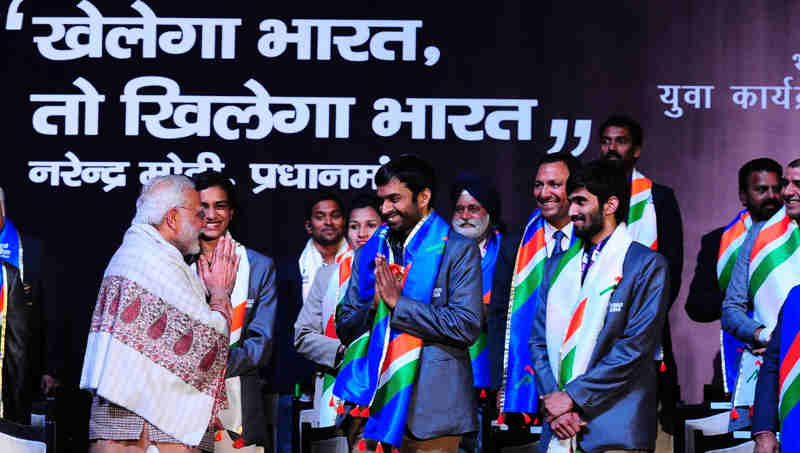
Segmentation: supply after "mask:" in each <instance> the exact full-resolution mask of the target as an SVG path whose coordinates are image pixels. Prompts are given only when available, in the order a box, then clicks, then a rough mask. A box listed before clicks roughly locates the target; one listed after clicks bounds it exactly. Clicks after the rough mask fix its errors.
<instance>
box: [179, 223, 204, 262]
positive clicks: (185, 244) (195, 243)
mask: <svg viewBox="0 0 800 453" xmlns="http://www.w3.org/2000/svg"><path fill="white" fill-rule="evenodd" d="M177 242H178V244H179V245H180V248H181V249H182V250H181V252H182V253H183V254H184V255H198V254H199V253H200V230H198V229H195V228H194V226H192V224H191V223H190V222H189V221H183V225H181V233H180V235H178V240H177Z"/></svg>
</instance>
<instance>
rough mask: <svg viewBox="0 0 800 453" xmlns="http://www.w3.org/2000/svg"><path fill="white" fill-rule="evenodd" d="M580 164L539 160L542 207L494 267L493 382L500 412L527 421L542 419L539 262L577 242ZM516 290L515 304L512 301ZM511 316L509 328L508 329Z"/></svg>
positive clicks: (559, 158) (535, 187)
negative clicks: (533, 345) (534, 357)
mask: <svg viewBox="0 0 800 453" xmlns="http://www.w3.org/2000/svg"><path fill="white" fill-rule="evenodd" d="M580 166H581V164H580V162H579V161H578V159H577V158H575V157H574V156H573V155H572V154H570V153H555V154H547V155H545V156H544V157H543V158H542V159H541V160H540V161H539V164H538V166H537V171H536V174H535V175H534V177H533V178H532V184H531V185H532V188H531V189H532V194H533V197H534V199H535V200H536V208H537V209H536V210H535V211H534V212H533V214H532V215H531V217H530V219H529V220H528V223H527V224H526V226H525V229H524V231H523V232H522V234H521V235H520V234H517V235H513V236H512V235H509V236H508V241H505V240H504V241H503V243H502V244H501V250H500V254H499V256H498V259H497V265H496V266H495V277H494V282H493V283H492V300H491V302H490V305H489V344H490V351H491V354H492V356H493V357H497V359H496V362H495V363H494V364H493V365H492V375H493V379H492V382H493V384H494V387H495V388H501V391H500V392H498V398H497V402H498V411H499V412H502V413H505V414H506V415H507V414H509V413H520V414H522V422H523V423H524V424H526V425H527V424H531V423H533V422H537V420H536V419H535V417H536V413H537V412H538V402H539V398H538V393H537V391H536V384H535V383H534V381H533V362H532V361H531V355H530V349H529V346H528V339H529V338H530V336H531V328H532V325H533V319H534V317H535V315H536V300H537V298H536V292H537V290H538V287H539V284H540V282H541V277H542V269H543V266H541V265H540V264H542V263H543V262H544V260H545V259H547V258H548V257H551V256H553V255H559V254H561V253H563V252H564V251H566V250H567V249H568V248H569V247H570V245H571V244H572V242H573V240H574V235H573V228H572V223H571V222H570V219H569V201H568V200H567V180H568V179H569V177H570V175H572V174H574V173H575V172H576V171H578V169H579V168H580ZM512 287H513V288H514V289H513V291H512ZM511 294H513V297H514V300H513V303H509V301H510V299H511V297H510V296H511ZM509 318H510V320H511V321H510V323H509V325H510V328H508V329H506V327H507V320H508V319H509ZM506 345H508V346H506ZM506 348H507V349H506ZM494 376H496V377H494ZM506 415H503V416H502V419H501V421H505V417H506Z"/></svg>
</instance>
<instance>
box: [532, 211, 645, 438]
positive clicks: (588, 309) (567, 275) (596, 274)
mask: <svg viewBox="0 0 800 453" xmlns="http://www.w3.org/2000/svg"><path fill="white" fill-rule="evenodd" d="M632 242H633V238H631V236H630V234H629V233H628V230H627V228H626V226H625V224H620V225H619V226H618V227H617V228H616V230H614V232H613V233H612V234H611V238H609V240H608V242H607V243H606V245H605V247H603V251H602V253H600V256H599V257H598V258H597V261H596V262H595V263H594V264H593V265H592V266H591V267H590V268H589V270H588V273H587V274H586V278H585V279H584V282H583V285H581V251H582V250H583V241H580V240H579V241H576V242H575V243H573V244H572V246H571V247H570V248H569V250H567V252H566V253H564V254H563V255H562V256H561V259H560V260H559V263H558V265H557V267H556V269H555V272H554V273H553V277H552V280H551V284H550V289H549V291H548V294H547V315H546V321H545V326H546V331H547V354H548V357H549V358H550V367H551V368H552V370H553V376H557V377H558V386H559V388H560V389H562V390H563V389H564V387H565V386H566V385H567V384H568V383H569V382H571V381H572V380H573V379H575V378H576V377H578V376H581V375H582V374H584V373H585V372H586V369H587V367H588V366H589V360H590V359H591V357H592V353H593V352H594V348H595V346H596V344H597V339H598V337H599V335H600V331H601V330H602V328H603V325H605V320H606V315H607V313H608V301H609V299H610V298H611V295H612V294H613V292H614V289H615V288H616V287H617V285H618V284H619V282H620V280H622V265H623V263H624V261H625V255H626V254H627V253H628V248H629V247H630V245H631V243H632ZM576 447H577V439H576V437H572V438H570V439H563V440H562V439H558V438H555V437H554V438H553V439H552V440H551V441H550V447H549V449H548V452H552V453H560V452H564V453H567V452H569V453H571V452H573V451H575V450H576Z"/></svg>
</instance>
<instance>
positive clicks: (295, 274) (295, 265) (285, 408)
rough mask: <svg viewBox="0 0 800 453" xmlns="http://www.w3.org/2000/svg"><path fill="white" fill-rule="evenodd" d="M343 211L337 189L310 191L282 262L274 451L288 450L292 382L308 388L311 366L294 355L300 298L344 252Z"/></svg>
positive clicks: (273, 373)
mask: <svg viewBox="0 0 800 453" xmlns="http://www.w3.org/2000/svg"><path fill="white" fill-rule="evenodd" d="M345 220H346V219H345V210H344V205H343V204H342V201H341V199H340V198H339V196H338V194H336V193H335V192H333V191H331V190H319V191H316V192H314V193H313V195H312V197H311V198H310V199H309V200H308V202H307V203H306V216H305V221H304V225H303V226H304V228H305V230H306V233H307V234H308V235H309V236H310V237H309V239H308V241H307V242H306V245H305V247H304V248H303V251H302V252H301V253H300V256H299V258H297V259H296V261H295V257H290V260H289V261H283V266H281V267H280V269H281V271H279V275H282V277H281V279H282V282H281V284H280V288H279V291H280V294H279V296H278V300H279V301H280V303H279V304H278V313H277V319H276V322H275V325H276V328H275V342H276V343H275V344H276V349H275V353H274V355H273V364H271V365H270V388H271V390H272V391H273V392H274V393H277V394H278V420H277V427H276V429H277V432H278V446H277V451H278V453H292V430H293V427H292V418H293V415H292V397H293V396H294V392H295V385H296V384H300V385H301V388H302V389H303V391H305V392H307V393H309V394H310V393H311V380H312V376H313V374H314V365H313V364H312V363H311V362H310V361H308V360H306V359H304V358H303V357H302V356H300V355H298V354H297V351H296V350H295V347H294V332H293V325H294V323H295V321H296V320H297V316H298V314H299V313H300V309H301V307H302V306H303V304H304V303H305V300H306V298H307V297H308V293H309V291H310V290H311V285H312V283H313V282H314V278H315V277H316V275H317V272H319V270H320V269H321V268H322V267H323V265H326V264H333V263H335V262H336V261H337V260H341V259H342V257H343V256H344V255H345V254H346V253H347V248H348V247H347V241H345V240H344V227H345Z"/></svg>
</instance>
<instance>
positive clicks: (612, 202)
mask: <svg viewBox="0 0 800 453" xmlns="http://www.w3.org/2000/svg"><path fill="white" fill-rule="evenodd" d="M617 209H619V198H617V196H616V195H612V196H611V197H609V198H608V200H606V202H605V204H604V205H603V215H607V216H609V215H614V213H616V212H617Z"/></svg>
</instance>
